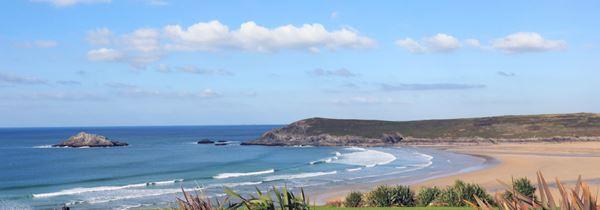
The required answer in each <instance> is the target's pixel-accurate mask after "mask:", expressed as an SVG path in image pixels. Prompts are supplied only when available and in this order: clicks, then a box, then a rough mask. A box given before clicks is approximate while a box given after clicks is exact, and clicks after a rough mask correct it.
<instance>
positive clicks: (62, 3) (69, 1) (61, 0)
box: [30, 0, 111, 7]
mask: <svg viewBox="0 0 600 210" xmlns="http://www.w3.org/2000/svg"><path fill="white" fill-rule="evenodd" d="M30 1H31V2H43V3H49V4H52V5H54V6H57V7H67V6H73V5H77V4H94V3H110V2H111V0H30Z"/></svg>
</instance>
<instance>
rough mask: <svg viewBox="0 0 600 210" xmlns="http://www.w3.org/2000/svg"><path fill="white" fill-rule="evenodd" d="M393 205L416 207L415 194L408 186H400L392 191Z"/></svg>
mask: <svg viewBox="0 0 600 210" xmlns="http://www.w3.org/2000/svg"><path fill="white" fill-rule="evenodd" d="M390 196H391V200H392V205H394V206H403V207H411V206H415V193H414V192H413V191H412V190H411V189H410V187H408V186H404V185H398V186H395V187H392V188H391V189H390Z"/></svg>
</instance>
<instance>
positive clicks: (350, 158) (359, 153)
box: [331, 147, 396, 167]
mask: <svg viewBox="0 0 600 210" xmlns="http://www.w3.org/2000/svg"><path fill="white" fill-rule="evenodd" d="M347 150H351V151H354V152H350V153H344V154H341V155H339V156H336V157H337V158H336V159H334V160H332V161H331V162H332V163H339V164H346V165H358V166H365V167H374V166H377V165H385V164H388V163H391V162H393V161H394V160H396V156H394V155H392V154H390V153H387V152H382V151H378V150H372V149H364V148H358V147H354V148H353V147H351V148H347Z"/></svg>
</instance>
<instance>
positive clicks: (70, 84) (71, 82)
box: [56, 80, 81, 86]
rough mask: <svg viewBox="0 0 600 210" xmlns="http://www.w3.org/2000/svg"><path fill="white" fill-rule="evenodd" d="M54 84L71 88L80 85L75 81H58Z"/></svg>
mask: <svg viewBox="0 0 600 210" xmlns="http://www.w3.org/2000/svg"><path fill="white" fill-rule="evenodd" d="M56 84H59V85H66V86H73V85H81V82H79V81H75V80H60V81H56Z"/></svg>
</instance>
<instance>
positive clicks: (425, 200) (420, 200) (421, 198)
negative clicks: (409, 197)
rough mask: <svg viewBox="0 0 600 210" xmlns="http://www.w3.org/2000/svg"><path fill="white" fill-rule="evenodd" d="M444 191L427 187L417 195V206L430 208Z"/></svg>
mask: <svg viewBox="0 0 600 210" xmlns="http://www.w3.org/2000/svg"><path fill="white" fill-rule="evenodd" d="M441 193H442V190H440V188H437V187H425V188H423V189H421V191H419V194H417V198H416V199H417V204H418V205H419V206H428V205H429V204H430V203H431V202H433V201H434V200H435V199H436V198H437V197H438V196H439V195H440V194H441Z"/></svg>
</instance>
